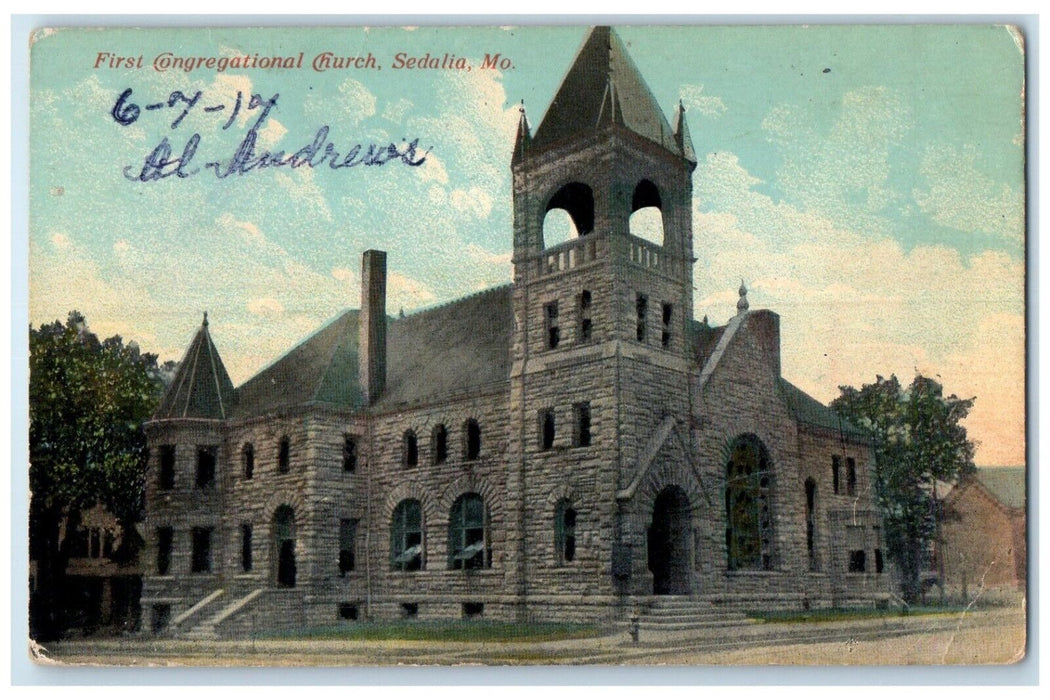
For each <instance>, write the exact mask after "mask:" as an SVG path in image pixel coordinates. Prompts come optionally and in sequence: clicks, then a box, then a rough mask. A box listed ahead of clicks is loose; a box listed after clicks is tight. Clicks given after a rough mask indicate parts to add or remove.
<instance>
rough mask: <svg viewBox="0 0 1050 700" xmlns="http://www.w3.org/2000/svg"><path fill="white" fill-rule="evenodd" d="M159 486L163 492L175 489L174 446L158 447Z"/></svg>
mask: <svg viewBox="0 0 1050 700" xmlns="http://www.w3.org/2000/svg"><path fill="white" fill-rule="evenodd" d="M158 481H159V484H158V485H159V486H160V488H161V489H163V490H165V491H170V490H171V489H173V488H175V445H161V446H160V479H159V480H158Z"/></svg>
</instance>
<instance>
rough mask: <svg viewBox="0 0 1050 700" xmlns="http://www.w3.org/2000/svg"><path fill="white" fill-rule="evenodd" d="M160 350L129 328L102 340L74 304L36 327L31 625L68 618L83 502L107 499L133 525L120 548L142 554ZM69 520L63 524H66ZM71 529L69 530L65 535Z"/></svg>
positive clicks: (32, 347) (45, 630)
mask: <svg viewBox="0 0 1050 700" xmlns="http://www.w3.org/2000/svg"><path fill="white" fill-rule="evenodd" d="M163 371H164V370H163V369H162V368H160V367H158V366H157V357H156V355H151V354H145V353H141V352H140V351H139V349H138V346H137V345H136V344H135V343H128V344H126V345H125V344H124V342H123V340H122V339H121V338H120V337H119V336H114V337H112V338H108V339H106V340H102V341H100V340H99V339H98V337H97V336H95V335H94V334H93V333H91V332H90V331H89V330H88V329H87V324H86V322H85V319H84V316H83V315H81V314H80V313H78V312H76V311H73V312H70V314H69V318H68V320H67V322H66V323H65V324H62V323H61V322H59V321H55V322H54V323H51V324H45V325H42V326H41V327H40V328H39V329H35V330H34V329H33V328H32V327H30V329H29V488H30V494H31V496H30V506H29V547H30V556H31V557H32V558H33V559H34V560H35V561H36V562H37V579H36V583H37V585H36V588H35V591H33V592H32V594H31V595H30V631H31V634H32V635H33V637H34V638H36V639H54V638H56V637H57V636H58V635H60V634H61V633H62V631H63V629H64V627H65V620H63V619H62V609H63V605H62V602H63V600H62V593H63V591H64V590H65V589H64V586H65V583H66V581H65V571H66V567H67V564H68V562H69V553H68V545H69V544H71V542H70V537H69V535H70V534H71V531H72V530H73V529H74V527H75V526H76V524H77V523H78V522H79V514H80V511H81V510H82V509H86V508H90V507H92V506H94V505H95V504H97V503H101V504H102V505H103V506H105V507H106V508H107V509H109V511H110V512H111V513H113V514H114V516H116V518H117V519H118V521H119V522H120V525H121V527H122V528H123V530H124V533H125V536H124V537H123V538H122V544H121V547H120V550H118V552H117V553H116V557H117V558H125V559H129V558H132V557H134V556H135V553H136V552H135V550H136V548H137V538H136V537H134V536H132V535H133V534H134V533H135V529H134V523H135V522H136V521H137V520H138V519H139V517H140V514H141V510H142V501H143V493H144V484H145V482H144V479H145V470H146V461H147V448H146V439H145V435H144V434H143V432H142V423H143V421H145V420H146V419H147V418H148V417H149V416H150V414H151V413H152V412H153V410H154V408H155V407H156V405H157V401H158V400H159V397H160V394H161V391H162V389H163V381H162V378H161V377H162V373H163ZM64 524H65V527H64V528H63V525H64ZM63 530H64V531H65V536H62V534H63Z"/></svg>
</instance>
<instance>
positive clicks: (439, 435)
mask: <svg viewBox="0 0 1050 700" xmlns="http://www.w3.org/2000/svg"><path fill="white" fill-rule="evenodd" d="M433 445H434V464H444V463H445V462H447V461H448V428H446V427H445V424H444V423H439V424H438V425H436V426H435V427H434V434H433Z"/></svg>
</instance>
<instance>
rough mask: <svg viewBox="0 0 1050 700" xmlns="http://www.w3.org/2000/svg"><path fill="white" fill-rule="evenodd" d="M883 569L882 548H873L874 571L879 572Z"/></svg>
mask: <svg viewBox="0 0 1050 700" xmlns="http://www.w3.org/2000/svg"><path fill="white" fill-rule="evenodd" d="M882 569H883V562H882V550H881V549H876V550H875V573H877V574H881V573H882Z"/></svg>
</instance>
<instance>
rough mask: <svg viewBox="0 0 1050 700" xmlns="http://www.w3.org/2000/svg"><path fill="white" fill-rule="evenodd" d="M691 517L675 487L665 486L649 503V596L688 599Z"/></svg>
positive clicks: (687, 504) (684, 496) (685, 498)
mask: <svg viewBox="0 0 1050 700" xmlns="http://www.w3.org/2000/svg"><path fill="white" fill-rule="evenodd" d="M692 532H693V516H692V513H691V511H690V507H689V497H688V496H686V494H685V491H683V490H682V489H681V487H678V486H668V487H667V488H665V489H664V490H663V491H661V492H660V493H659V495H657V497H656V500H655V501H654V502H653V520H652V524H651V525H650V526H649V542H648V544H649V548H648V549H649V571H651V572H652V574H653V594H655V595H689V594H690V593H691V592H692V591H691V590H690V586H689V569H690V566H689V560H690V556H689V554H690V550H691V539H692Z"/></svg>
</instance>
